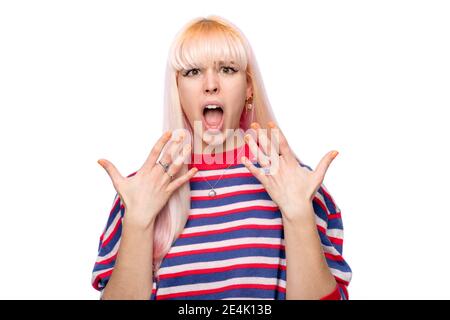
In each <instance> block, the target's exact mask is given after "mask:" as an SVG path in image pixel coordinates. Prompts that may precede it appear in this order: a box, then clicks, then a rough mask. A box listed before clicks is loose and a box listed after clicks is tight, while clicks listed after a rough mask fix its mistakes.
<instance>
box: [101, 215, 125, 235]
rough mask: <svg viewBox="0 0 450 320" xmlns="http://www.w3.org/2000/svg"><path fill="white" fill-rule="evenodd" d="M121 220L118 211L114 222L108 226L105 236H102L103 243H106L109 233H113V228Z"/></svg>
mask: <svg viewBox="0 0 450 320" xmlns="http://www.w3.org/2000/svg"><path fill="white" fill-rule="evenodd" d="M121 218H122V215H121V214H120V211H119V212H117V213H116V216H115V217H114V220H113V221H112V222H111V225H110V226H109V228H108V230H106V233H105V235H104V236H103V241H102V242H104V241H106V239H108V237H109V236H110V235H111V233H112V232H113V230H114V228H115V227H116V225H117V223H118V222H119V220H120V219H121Z"/></svg>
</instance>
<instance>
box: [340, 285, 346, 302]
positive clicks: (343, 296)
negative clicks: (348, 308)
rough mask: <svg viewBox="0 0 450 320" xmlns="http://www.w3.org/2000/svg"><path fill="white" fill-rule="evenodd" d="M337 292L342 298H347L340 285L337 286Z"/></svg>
mask: <svg viewBox="0 0 450 320" xmlns="http://www.w3.org/2000/svg"><path fill="white" fill-rule="evenodd" d="M338 289H339V294H340V295H341V298H342V300H347V297H346V296H345V293H344V290H342V288H341V286H338Z"/></svg>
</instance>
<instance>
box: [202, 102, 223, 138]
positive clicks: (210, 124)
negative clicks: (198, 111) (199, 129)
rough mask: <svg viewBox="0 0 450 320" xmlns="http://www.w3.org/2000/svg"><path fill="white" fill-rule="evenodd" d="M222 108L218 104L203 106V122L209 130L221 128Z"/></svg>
mask: <svg viewBox="0 0 450 320" xmlns="http://www.w3.org/2000/svg"><path fill="white" fill-rule="evenodd" d="M223 113H224V112H223V108H222V106H219V105H213V104H210V105H207V106H205V107H204V108H203V124H204V125H205V128H206V129H208V130H211V131H217V130H221V129H222V125H223Z"/></svg>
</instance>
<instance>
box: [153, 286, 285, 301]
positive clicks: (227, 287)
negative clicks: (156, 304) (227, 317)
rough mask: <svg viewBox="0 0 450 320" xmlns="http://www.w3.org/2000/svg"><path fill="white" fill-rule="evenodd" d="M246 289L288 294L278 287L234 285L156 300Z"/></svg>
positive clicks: (174, 294)
mask: <svg viewBox="0 0 450 320" xmlns="http://www.w3.org/2000/svg"><path fill="white" fill-rule="evenodd" d="M246 288H248V289H261V290H277V291H280V292H286V289H285V288H283V287H280V286H276V285H266V284H234V285H230V286H225V287H221V288H216V289H207V290H195V291H188V292H180V293H170V294H163V295H159V296H157V297H156V299H157V300H161V299H170V298H178V297H189V296H196V295H202V294H210V293H218V292H223V291H227V290H233V289H246Z"/></svg>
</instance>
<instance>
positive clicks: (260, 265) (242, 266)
mask: <svg viewBox="0 0 450 320" xmlns="http://www.w3.org/2000/svg"><path fill="white" fill-rule="evenodd" d="M245 268H249V269H250V268H260V269H281V270H286V266H283V265H278V264H269V263H244V264H237V265H233V266H227V267H221V268H209V269H196V270H189V271H181V272H175V273H169V274H164V275H161V276H160V277H159V278H160V279H167V278H177V277H183V276H189V275H194V274H210V273H218V272H224V271H230V270H235V269H245Z"/></svg>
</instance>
